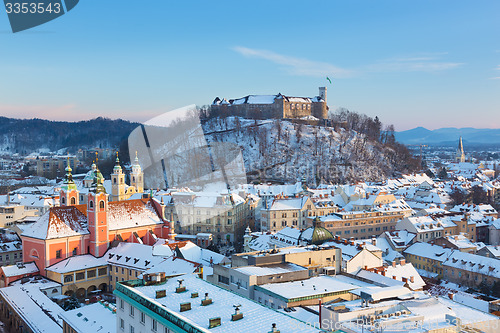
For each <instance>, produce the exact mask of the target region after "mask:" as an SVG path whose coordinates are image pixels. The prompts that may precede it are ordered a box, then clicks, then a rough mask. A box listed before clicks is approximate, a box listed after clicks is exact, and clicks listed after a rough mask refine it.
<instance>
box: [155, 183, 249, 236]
mask: <svg viewBox="0 0 500 333" xmlns="http://www.w3.org/2000/svg"><path fill="white" fill-rule="evenodd" d="M163 197H164V200H165V204H166V207H165V216H167V218H170V219H171V220H172V221H176V223H175V226H176V227H175V230H176V231H177V232H178V233H182V234H190V235H196V234H198V233H200V232H201V233H211V234H213V235H214V241H215V242H216V243H227V242H234V238H235V236H234V235H235V232H236V231H237V228H238V227H239V226H246V225H247V224H248V222H249V220H250V219H252V218H253V215H254V212H253V210H254V209H255V207H254V205H253V203H254V202H253V201H252V200H250V199H249V198H246V197H245V198H243V197H242V196H240V195H238V194H236V193H231V194H228V193H223V194H221V193H210V192H174V193H171V194H170V195H166V196H163Z"/></svg>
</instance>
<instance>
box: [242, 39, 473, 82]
mask: <svg viewBox="0 0 500 333" xmlns="http://www.w3.org/2000/svg"><path fill="white" fill-rule="evenodd" d="M233 50H234V51H236V52H238V53H239V54H241V55H243V56H245V57H249V58H259V59H264V60H268V61H271V62H273V63H275V64H278V65H280V66H282V68H283V69H284V70H286V71H287V72H288V73H290V74H292V75H298V76H313V77H324V76H333V77H336V78H346V77H352V76H355V75H359V74H361V73H366V72H368V73H369V72H375V73H384V72H437V71H444V70H450V69H454V68H457V67H459V66H462V65H463V63H459V62H447V61H441V60H440V57H441V56H443V55H446V54H447V53H446V52H439V53H420V54H418V55H415V56H411V57H398V58H389V59H385V60H382V61H379V62H377V63H374V64H369V65H366V66H360V67H359V68H353V69H348V68H341V67H338V66H335V65H333V64H330V63H326V62H319V61H313V60H309V59H303V58H296V57H292V56H287V55H282V54H279V53H276V52H272V51H269V50H258V49H251V48H247V47H242V46H236V47H234V48H233Z"/></svg>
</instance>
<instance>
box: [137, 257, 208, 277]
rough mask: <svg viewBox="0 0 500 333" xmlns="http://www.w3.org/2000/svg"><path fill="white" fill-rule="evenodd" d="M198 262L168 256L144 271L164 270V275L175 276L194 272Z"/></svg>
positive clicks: (155, 271)
mask: <svg viewBox="0 0 500 333" xmlns="http://www.w3.org/2000/svg"><path fill="white" fill-rule="evenodd" d="M199 265H200V264H198V263H194V262H191V261H188V260H185V259H182V258H177V257H170V258H167V259H164V260H162V261H160V262H159V263H157V264H155V265H154V266H153V267H152V268H150V269H148V270H147V271H146V272H145V273H147V274H151V273H158V272H164V273H165V276H167V277H168V276H177V275H183V274H190V273H194V272H195V271H196V269H197V268H198V266H199Z"/></svg>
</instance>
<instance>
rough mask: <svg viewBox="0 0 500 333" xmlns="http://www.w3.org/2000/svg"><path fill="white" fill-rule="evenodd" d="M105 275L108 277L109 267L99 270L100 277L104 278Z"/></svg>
mask: <svg viewBox="0 0 500 333" xmlns="http://www.w3.org/2000/svg"><path fill="white" fill-rule="evenodd" d="M104 275H108V268H107V267H103V268H99V276H104Z"/></svg>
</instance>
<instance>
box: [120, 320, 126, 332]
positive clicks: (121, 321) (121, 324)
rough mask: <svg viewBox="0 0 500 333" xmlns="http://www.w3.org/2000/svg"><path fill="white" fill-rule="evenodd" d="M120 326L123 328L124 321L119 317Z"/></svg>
mask: <svg viewBox="0 0 500 333" xmlns="http://www.w3.org/2000/svg"><path fill="white" fill-rule="evenodd" d="M120 328H121V329H122V330H123V329H124V328H125V321H124V320H123V319H121V318H120Z"/></svg>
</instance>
